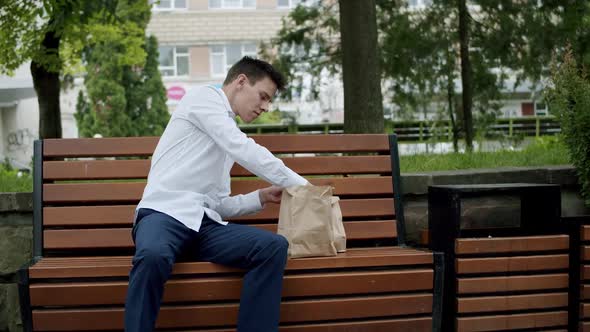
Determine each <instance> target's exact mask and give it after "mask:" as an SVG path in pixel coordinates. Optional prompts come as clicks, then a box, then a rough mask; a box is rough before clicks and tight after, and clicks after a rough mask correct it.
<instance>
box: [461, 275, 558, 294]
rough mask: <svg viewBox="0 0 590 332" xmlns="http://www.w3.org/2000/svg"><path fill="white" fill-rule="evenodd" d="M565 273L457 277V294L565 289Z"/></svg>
mask: <svg viewBox="0 0 590 332" xmlns="http://www.w3.org/2000/svg"><path fill="white" fill-rule="evenodd" d="M568 280H569V279H568V275H567V273H555V274H541V275H524V276H511V277H483V278H457V293H458V294H474V293H491V292H513V291H525V290H527V291H528V290H541V289H565V288H567V287H568Z"/></svg>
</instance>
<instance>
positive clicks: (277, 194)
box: [258, 186, 283, 206]
mask: <svg viewBox="0 0 590 332" xmlns="http://www.w3.org/2000/svg"><path fill="white" fill-rule="evenodd" d="M282 193H283V188H280V187H277V186H270V187H267V188H264V189H260V190H259V191H258V195H259V196H260V204H262V205H263V206H264V204H266V203H280V202H281V196H282Z"/></svg>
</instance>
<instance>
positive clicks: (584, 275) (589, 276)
mask: <svg viewBox="0 0 590 332" xmlns="http://www.w3.org/2000/svg"><path fill="white" fill-rule="evenodd" d="M580 279H581V280H582V281H588V280H590V265H582V266H580Z"/></svg>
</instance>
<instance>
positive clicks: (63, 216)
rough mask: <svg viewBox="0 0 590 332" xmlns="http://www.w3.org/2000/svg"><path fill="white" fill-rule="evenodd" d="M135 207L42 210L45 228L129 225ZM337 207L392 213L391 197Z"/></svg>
mask: <svg viewBox="0 0 590 332" xmlns="http://www.w3.org/2000/svg"><path fill="white" fill-rule="evenodd" d="M135 207H136V206H135V205H110V206H64V207H46V208H45V209H44V211H43V223H44V225H45V226H46V227H59V226H67V227H75V226H84V227H91V226H109V225H113V226H115V225H129V226H130V225H131V224H132V222H133V216H134V213H135ZM340 209H341V210H342V216H343V217H344V218H353V217H354V218H360V217H384V218H391V217H393V216H394V213H395V212H394V201H393V199H392V198H372V199H342V200H341V201H340ZM278 217H279V205H278V204H268V205H267V206H266V207H265V208H264V209H263V210H262V211H260V212H259V213H257V214H253V215H249V216H241V217H239V218H230V219H229V220H231V221H235V222H240V223H246V221H259V220H273V221H274V222H276V220H277V219H278Z"/></svg>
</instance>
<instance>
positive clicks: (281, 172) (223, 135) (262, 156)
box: [185, 90, 308, 205]
mask: <svg viewBox="0 0 590 332" xmlns="http://www.w3.org/2000/svg"><path fill="white" fill-rule="evenodd" d="M221 98H222V97H221V96H219V95H218V94H217V93H216V92H215V91H214V90H211V93H204V94H203V95H202V98H201V96H199V98H194V100H193V101H192V102H191V104H190V105H188V110H187V112H186V114H185V116H186V118H187V120H188V121H190V122H191V123H193V124H194V125H195V126H197V127H198V128H199V129H200V130H201V131H203V132H204V133H206V134H207V135H208V136H209V137H210V138H211V139H212V140H213V141H214V142H215V143H216V144H217V145H218V146H219V147H220V148H221V149H223V150H224V151H225V152H226V153H227V154H228V155H229V156H230V157H231V158H232V159H233V160H235V161H236V162H237V163H238V164H240V165H242V166H243V167H244V168H246V169H247V170H249V171H250V172H252V173H254V174H256V175H257V176H259V177H260V178H262V179H264V180H266V181H267V182H270V183H272V184H274V185H276V186H279V187H282V188H286V187H290V186H295V185H305V184H307V183H308V182H307V180H305V179H304V178H303V177H301V176H299V175H298V174H297V173H295V172H293V171H292V170H291V169H290V168H288V167H287V166H285V164H284V163H283V161H282V160H280V159H279V158H277V157H275V156H274V155H273V154H272V153H271V152H270V151H268V150H267V149H266V148H265V147H263V146H261V145H259V144H257V143H256V142H255V141H254V140H253V139H251V138H249V137H247V136H246V134H244V133H243V132H242V131H241V130H240V129H239V128H238V126H237V125H236V122H235V121H234V119H232V118H231V117H230V116H229V115H228V114H227V111H228V110H227V109H226V107H225V105H224V104H223V100H222V99H221ZM246 200H248V199H246ZM230 205H231V204H230Z"/></svg>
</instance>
